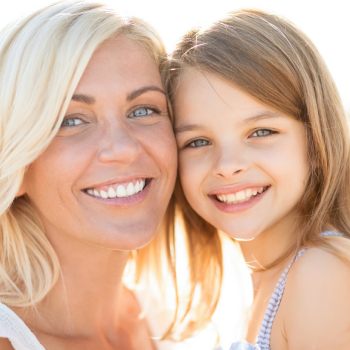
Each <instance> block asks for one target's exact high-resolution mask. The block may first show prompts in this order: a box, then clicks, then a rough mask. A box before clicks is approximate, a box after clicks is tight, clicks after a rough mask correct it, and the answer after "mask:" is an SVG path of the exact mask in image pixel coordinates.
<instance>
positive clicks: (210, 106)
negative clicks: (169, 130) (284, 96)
mask: <svg viewBox="0 0 350 350" xmlns="http://www.w3.org/2000/svg"><path fill="white" fill-rule="evenodd" d="M174 109H175V118H176V123H179V122H183V121H184V119H186V120H187V119H189V118H190V119H197V118H199V119H202V118H204V116H205V115H211V116H216V117H217V118H218V117H219V116H220V115H221V116H222V115H230V117H232V118H235V117H236V118H244V117H249V116H251V115H252V114H255V113H257V112H259V111H262V110H266V109H269V108H268V107H267V106H265V105H263V104H261V103H260V102H259V101H257V100H255V99H254V98H252V97H251V96H250V95H248V94H246V93H245V92H244V91H242V90H241V89H239V88H238V87H237V86H235V85H234V84H233V83H232V82H230V81H228V80H225V79H223V78H221V77H219V76H217V75H215V74H213V73H208V72H205V71H200V70H189V71H187V72H184V73H183V74H182V75H181V76H180V77H179V81H178V86H177V90H176V94H175V96H174Z"/></svg>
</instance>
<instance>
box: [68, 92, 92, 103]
mask: <svg viewBox="0 0 350 350" xmlns="http://www.w3.org/2000/svg"><path fill="white" fill-rule="evenodd" d="M72 101H76V102H82V103H85V104H87V105H93V104H94V103H95V102H96V100H95V98H94V97H92V96H89V95H84V94H75V95H73V96H72Z"/></svg>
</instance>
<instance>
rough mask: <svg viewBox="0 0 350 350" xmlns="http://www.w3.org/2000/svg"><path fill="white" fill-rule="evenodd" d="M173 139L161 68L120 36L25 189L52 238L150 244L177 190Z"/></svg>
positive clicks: (97, 57)
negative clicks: (172, 195) (174, 189)
mask: <svg viewBox="0 0 350 350" xmlns="http://www.w3.org/2000/svg"><path fill="white" fill-rule="evenodd" d="M176 166H177V155H176V142H175V138H174V135H173V130H172V125H171V122H170V120H169V117H168V111H167V102H166V96H165V93H164V91H163V86H162V83H161V79H160V75H159V72H158V68H157V66H156V64H155V62H154V61H153V59H151V58H150V56H149V55H148V54H147V52H145V50H144V49H143V48H142V47H140V46H139V45H138V44H136V43H134V42H132V41H130V40H128V39H125V38H118V39H114V40H111V41H108V42H106V43H104V44H103V45H101V46H100V48H99V49H98V50H97V51H96V52H95V53H94V55H93V56H92V58H91V60H90V62H89V64H88V66H87V68H86V70H85V72H84V74H83V76H82V78H81V80H80V82H79V85H78V87H77V89H76V91H75V93H74V96H73V98H72V100H71V102H70V104H69V107H68V110H67V112H66V116H65V118H64V121H63V123H62V126H61V129H60V131H59V132H58V134H57V135H56V137H55V138H54V139H53V141H52V142H51V144H50V145H49V147H48V148H47V149H46V150H45V152H44V153H43V154H42V155H41V156H40V157H39V158H38V159H37V160H36V161H35V162H34V163H32V164H31V165H30V167H29V169H28V171H27V173H26V176H25V179H24V183H23V186H22V192H23V193H27V195H28V196H29V198H30V200H31V202H32V203H33V204H34V206H35V207H36V209H37V210H38V212H39V215H40V217H41V219H42V221H43V224H44V226H45V230H46V233H47V235H48V236H49V238H50V239H51V241H53V240H57V239H58V238H57V237H63V236H64V237H70V238H74V239H75V240H79V241H84V242H87V243H90V244H94V245H98V246H102V247H107V248H112V249H122V250H130V249H136V248H140V247H142V246H144V245H145V244H147V243H149V242H150V241H151V239H152V238H153V237H154V235H155V233H156V231H157V229H158V226H159V224H160V222H161V220H162V218H163V215H164V212H165V209H166V207H167V204H168V202H169V199H170V196H171V193H172V191H173V186H174V181H175V176H176Z"/></svg>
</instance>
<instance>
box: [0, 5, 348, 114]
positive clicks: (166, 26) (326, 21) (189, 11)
mask: <svg viewBox="0 0 350 350" xmlns="http://www.w3.org/2000/svg"><path fill="white" fill-rule="evenodd" d="M102 2H103V0H102ZM104 2H106V3H108V4H110V5H112V6H113V7H114V8H116V9H118V10H120V11H122V12H126V13H132V14H135V15H137V16H139V17H142V18H144V19H145V20H146V21H148V22H149V23H150V24H152V25H153V26H154V27H155V28H156V29H157V30H158V32H159V33H160V34H161V36H162V37H163V40H164V42H165V44H166V46H167V48H168V50H171V48H172V47H173V46H174V44H175V43H176V41H177V40H178V39H179V37H180V36H181V34H182V33H183V32H185V31H186V30H188V29H189V28H191V27H192V26H193V25H196V24H199V23H201V22H207V21H210V20H212V19H215V18H218V17H220V16H221V15H222V14H224V13H225V12H227V11H229V10H233V9H239V8H252V7H253V8H260V9H264V10H269V11H273V12H275V13H277V14H280V15H283V16H285V17H287V18H288V19H290V20H291V21H293V22H294V23H296V24H297V25H298V26H299V27H300V28H302V30H303V31H304V32H305V33H306V34H307V35H308V36H309V37H310V38H311V39H312V40H313V41H314V43H315V44H316V46H317V47H318V49H319V51H320V52H321V54H322V55H323V57H324V59H325V61H326V63H327V64H328V67H329V69H330V71H331V73H332V75H333V78H334V80H335V82H336V84H337V86H338V89H339V91H340V94H341V97H342V100H343V103H344V105H345V108H346V109H347V111H350V68H349V64H350V38H349V36H350V20H349V10H350V1H349V0H332V1H329V0H328V1H322V0H293V1H286V0H210V1H208V0H207V1H205V0H173V1H171V0H106V1H104ZM47 3H51V1H48V0H0V27H2V26H3V25H4V24H6V23H7V22H9V20H10V19H12V18H14V17H17V16H19V15H20V14H22V13H25V12H26V11H28V10H31V9H33V7H36V6H38V5H41V4H47Z"/></svg>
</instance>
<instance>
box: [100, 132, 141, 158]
mask: <svg viewBox="0 0 350 350" xmlns="http://www.w3.org/2000/svg"><path fill="white" fill-rule="evenodd" d="M141 152H142V146H141V144H140V143H139V142H138V140H137V138H136V137H135V136H134V134H133V132H132V130H128V129H127V127H126V126H121V125H115V126H109V127H108V128H107V130H106V132H105V133H104V135H103V138H102V140H101V146H100V148H99V151H98V159H99V161H100V162H102V163H110V162H116V163H120V164H128V163H132V162H133V161H134V160H135V159H136V158H137V157H138V156H139V154H140V153H141Z"/></svg>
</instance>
